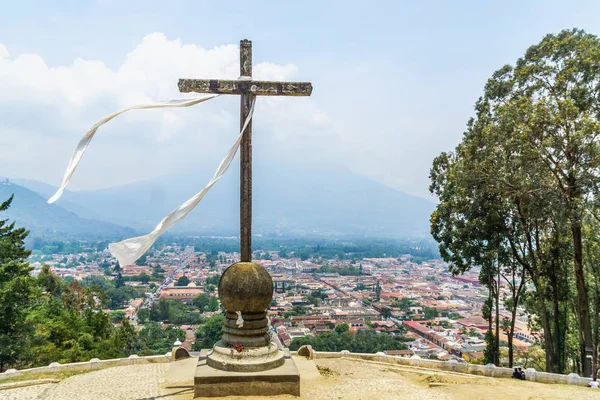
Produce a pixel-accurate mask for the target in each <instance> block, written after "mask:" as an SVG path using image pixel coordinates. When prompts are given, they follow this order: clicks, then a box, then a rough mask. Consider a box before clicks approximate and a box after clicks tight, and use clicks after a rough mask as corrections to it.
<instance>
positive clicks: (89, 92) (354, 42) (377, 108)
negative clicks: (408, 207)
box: [0, 0, 600, 199]
mask: <svg viewBox="0 0 600 400" xmlns="http://www.w3.org/2000/svg"><path fill="white" fill-rule="evenodd" d="M1 9H2V12H0V176H5V177H11V178H27V179H35V180H39V181H42V182H46V183H50V184H54V185H57V184H58V183H59V182H60V180H61V178H62V175H63V172H64V168H65V167H66V165H67V162H68V159H69V157H70V155H71V153H72V151H73V149H74V148H75V145H76V143H77V141H78V140H79V138H80V137H81V136H82V135H83V134H84V133H85V131H86V130H87V129H89V128H90V127H91V126H92V125H93V124H94V123H95V122H96V121H97V120H99V119H100V118H102V117H104V116H105V115H106V114H108V113H111V112H113V111H116V110H118V109H121V108H124V107H127V106H132V105H135V104H139V103H144V102H149V101H154V100H156V101H158V100H167V99H169V98H177V97H185V96H183V95H181V94H180V93H179V92H178V90H177V79H178V78H229V79H235V78H237V77H238V75H239V54H238V47H237V46H238V44H239V41H240V39H251V40H252V41H253V58H254V77H255V78H257V79H276V80H295V81H311V82H312V83H313V87H314V90H313V95H312V96H311V97H310V98H292V97H290V98H272V97H271V98H264V97H263V98H260V99H259V100H258V101H257V105H256V110H255V115H254V122H253V124H254V157H267V158H273V159H279V160H284V159H285V160H288V159H291V160H294V161H296V162H303V163H310V164H311V165H312V166H322V167H323V168H328V167H331V166H343V167H346V168H348V169H350V170H352V171H353V172H355V173H358V174H361V175H364V176H367V177H370V178H373V179H375V180H377V181H379V182H381V183H384V184H386V185H388V186H391V187H393V188H396V189H398V190H401V191H403V192H406V193H409V194H413V195H416V196H421V197H425V198H430V199H431V197H430V196H429V192H428V186H429V180H428V174H429V168H430V166H431V162H432V160H433V158H434V157H435V156H437V155H438V154H439V153H441V152H443V151H451V150H452V149H453V148H454V147H455V146H456V145H457V144H458V143H459V141H460V140H461V136H462V133H463V132H464V129H465V126H466V123H467V121H468V119H469V118H470V117H471V116H473V105H474V104H475V102H476V100H477V98H478V97H479V96H480V95H481V94H482V89H483V86H484V84H485V82H486V80H487V79H488V78H489V77H490V76H491V75H492V73H493V72H494V71H495V70H497V69H499V68H500V67H502V66H503V65H505V64H514V63H515V62H516V60H517V59H518V58H519V57H520V56H522V55H523V54H524V52H525V50H526V49H527V47H528V46H530V45H533V44H536V43H538V42H539V41H540V40H541V39H542V38H543V37H544V35H546V34H548V33H556V32H559V31H560V30H562V29H571V28H574V27H577V28H581V29H585V30H586V31H588V32H590V33H593V34H600V2H597V1H573V2H565V1H550V0H546V1H512V0H511V1H503V2H495V4H494V3H492V2H481V1H468V2H467V1H458V0H457V1H452V2H450V1H420V2H415V1H412V2H409V1H371V2H365V1H349V0H346V1H309V0H305V1H296V2H285V1H254V2H247V1H246V2H239V1H227V2H219V1H212V2H208V1H198V0H196V1H176V0H172V1H169V2H165V1H149V0H146V1H123V0H121V1H116V0H98V1H70V0H65V1H60V2H51V1H37V2H33V1H27V0H21V1H18V2H17V1H7V0H3V1H2V4H1ZM238 129H239V100H238V99H237V98H234V96H221V97H218V98H216V99H214V100H211V101H209V102H206V103H202V104H200V105H197V106H195V107H191V108H189V109H170V110H142V111H133V112H131V113H128V114H125V115H123V116H121V117H119V118H117V119H115V120H113V121H111V122H110V123H109V124H107V125H106V126H104V127H102V128H101V130H100V131H99V132H98V134H97V136H96V138H95V139H94V141H93V142H92V144H91V145H90V147H89V149H88V151H87V153H86V155H85V157H84V160H83V162H82V164H81V167H80V169H79V170H78V171H77V172H76V174H75V176H74V178H73V181H72V184H71V186H70V189H75V190H87V189H97V188H105V187H110V186H117V185H122V184H127V183H131V182H136V181H141V180H147V179H155V178H157V177H168V176H174V175H176V174H186V173H189V171H190V170H195V169H196V168H200V169H201V168H208V169H209V170H210V171H209V172H212V170H214V169H216V167H217V165H218V162H219V161H220V159H221V157H222V156H223V155H224V154H225V152H226V151H227V149H228V148H229V146H230V145H231V143H233V141H234V140H235V137H236V136H237V133H238V132H237V131H238ZM230 172H231V171H230ZM273 173H277V171H276V169H274V171H273ZM209 175H210V174H209ZM204 180H207V179H204ZM290 181H293V177H290Z"/></svg>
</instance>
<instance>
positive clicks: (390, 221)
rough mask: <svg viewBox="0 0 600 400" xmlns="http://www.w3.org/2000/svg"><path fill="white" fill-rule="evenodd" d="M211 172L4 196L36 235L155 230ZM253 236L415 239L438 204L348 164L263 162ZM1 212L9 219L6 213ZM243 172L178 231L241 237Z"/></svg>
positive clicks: (232, 175) (21, 189)
mask: <svg viewBox="0 0 600 400" xmlns="http://www.w3.org/2000/svg"><path fill="white" fill-rule="evenodd" d="M208 172H209V171H206V170H205V171H195V172H186V173H182V174H180V175H178V176H171V177H163V178H157V179H153V180H149V181H143V182H137V183H133V184H128V185H124V186H118V187H111V188H108V189H100V190H93V191H65V193H64V194H63V196H62V197H61V198H60V199H59V200H58V201H57V202H56V203H55V204H52V205H50V204H46V203H45V200H46V199H47V198H49V197H50V196H51V195H52V194H53V193H54V192H55V190H56V188H55V187H53V186H51V185H48V184H45V183H42V182H38V181H33V180H24V179H12V180H11V181H10V182H11V183H10V184H4V186H2V187H0V199H2V198H4V197H7V195H8V194H9V193H10V192H11V190H13V191H14V192H15V201H14V204H13V207H11V209H10V211H9V212H8V214H7V215H8V217H9V218H10V217H13V218H16V219H17V220H18V221H19V222H20V223H22V224H23V225H24V226H26V227H27V228H28V229H30V230H31V231H32V234H49V233H52V232H55V233H61V232H62V233H68V234H70V235H78V234H83V233H89V234H92V235H94V236H102V235H108V234H110V235H112V236H122V235H125V236H126V235H127V232H133V231H134V230H135V231H137V233H147V232H148V231H150V230H152V229H153V228H154V227H155V226H156V224H157V223H158V222H159V221H160V220H161V219H162V218H163V217H164V216H165V215H167V214H168V213H169V212H170V211H172V210H173V209H174V208H176V207H177V206H178V205H179V204H181V203H182V202H183V201H185V200H187V199H188V198H189V197H191V196H192V195H193V194H194V193H195V192H197V191H199V190H200V189H201V188H202V187H203V186H204V184H205V183H206V182H208V180H209V178H210V174H209V173H208ZM253 172H254V178H253V185H254V186H253V233H255V234H291V235H335V236H346V235H361V236H371V237H376V236H380V237H408V236H426V235H428V234H429V216H430V214H431V212H432V211H433V209H434V207H435V206H434V204H433V203H432V202H430V201H428V200H426V199H423V198H420V197H415V196H411V195H408V194H406V193H402V192H400V191H397V190H395V189H393V188H390V187H388V186H385V185H383V184H380V183H378V182H376V181H374V180H372V179H370V178H366V177H363V176H360V175H357V174H354V173H352V172H350V171H349V170H346V169H341V168H335V167H331V166H326V167H324V166H316V165H306V164H302V163H296V164H294V163H291V162H280V163H278V164H276V165H273V163H268V162H263V163H262V164H261V163H258V164H257V163H255V165H254V171H253ZM0 217H2V216H1V215H0ZM238 230H239V173H237V171H235V170H234V169H233V168H232V170H230V171H228V173H227V174H225V176H224V177H223V178H222V180H221V181H220V182H219V183H217V184H216V185H215V186H214V187H213V189H212V190H211V191H210V192H209V193H208V194H207V195H206V196H205V198H204V200H203V201H202V202H201V203H200V204H199V205H198V207H197V208H196V209H195V210H194V211H193V212H192V213H191V214H190V215H189V216H188V217H187V218H186V219H185V220H183V221H182V222H181V223H180V224H179V225H178V226H176V227H174V228H173V230H172V232H173V233H180V234H181V233H188V234H201V235H237V234H238Z"/></svg>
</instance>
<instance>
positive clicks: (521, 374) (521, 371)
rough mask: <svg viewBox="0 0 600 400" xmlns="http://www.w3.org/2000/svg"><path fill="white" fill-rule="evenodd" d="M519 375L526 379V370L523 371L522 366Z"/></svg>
mask: <svg viewBox="0 0 600 400" xmlns="http://www.w3.org/2000/svg"><path fill="white" fill-rule="evenodd" d="M519 375H520V376H521V380H522V381H524V380H525V371H523V370H522V369H521V368H519Z"/></svg>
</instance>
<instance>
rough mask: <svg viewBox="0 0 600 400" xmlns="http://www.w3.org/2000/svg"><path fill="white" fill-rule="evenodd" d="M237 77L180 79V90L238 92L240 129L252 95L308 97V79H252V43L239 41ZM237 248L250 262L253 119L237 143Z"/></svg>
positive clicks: (184, 91) (220, 92) (310, 87)
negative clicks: (238, 146)
mask: <svg viewBox="0 0 600 400" xmlns="http://www.w3.org/2000/svg"><path fill="white" fill-rule="evenodd" d="M240 76H241V77H244V78H245V79H246V80H241V79H240V80H222V79H180V80H179V91H180V92H183V93H190V92H196V93H219V94H239V95H241V104H240V129H241V128H243V125H244V121H245V120H246V117H247V116H248V114H249V112H250V107H251V105H252V101H253V99H254V96H310V94H311V93H312V84H311V83H310V82H273V81H254V80H252V79H251V78H252V42H251V41H250V40H245V39H244V40H241V41H240ZM240 148H241V149H240V247H241V251H240V253H241V261H242V262H251V261H252V121H250V123H249V124H248V126H247V127H246V130H245V131H244V133H243V136H242V142H241V144H240Z"/></svg>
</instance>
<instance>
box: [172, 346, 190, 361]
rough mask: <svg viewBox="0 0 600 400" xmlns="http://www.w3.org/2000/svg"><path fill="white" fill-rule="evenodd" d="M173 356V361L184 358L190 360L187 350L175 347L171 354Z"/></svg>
mask: <svg viewBox="0 0 600 400" xmlns="http://www.w3.org/2000/svg"><path fill="white" fill-rule="evenodd" d="M171 353H172V354H173V361H177V360H182V359H184V358H190V357H191V354H190V352H189V351H187V349H185V348H183V347H177V348H175V349H173V351H172V352H171Z"/></svg>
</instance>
